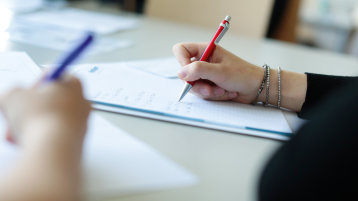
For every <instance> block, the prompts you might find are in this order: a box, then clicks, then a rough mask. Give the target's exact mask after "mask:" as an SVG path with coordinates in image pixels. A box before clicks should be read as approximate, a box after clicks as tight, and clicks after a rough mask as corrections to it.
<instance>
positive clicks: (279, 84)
mask: <svg viewBox="0 0 358 201" xmlns="http://www.w3.org/2000/svg"><path fill="white" fill-rule="evenodd" d="M277 72H278V99H277V108H278V109H281V67H278V70H277Z"/></svg>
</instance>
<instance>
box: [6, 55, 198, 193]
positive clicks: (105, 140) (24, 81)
mask: <svg viewBox="0 0 358 201" xmlns="http://www.w3.org/2000/svg"><path fill="white" fill-rule="evenodd" d="M40 74H41V71H40V70H39V68H38V67H37V66H36V65H35V64H34V62H33V61H32V60H31V59H30V58H29V57H28V56H27V55H26V54H25V53H21V52H5V53H0V80H1V82H0V84H1V85H0V94H1V93H4V92H6V91H8V90H9V89H11V88H12V87H14V86H27V87H29V86H32V84H33V83H34V82H35V81H36V80H37V79H38V77H39V75H40ZM88 125H89V128H88V132H87V135H86V139H85V144H84V155H83V174H84V177H83V178H84V182H83V183H84V188H83V195H84V197H85V198H86V200H101V199H103V198H109V197H116V196H121V195H125V194H131V193H142V192H147V191H153V190H162V189H167V188H174V187H181V186H186V185H192V184H195V183H196V182H197V178H196V176H195V175H193V174H191V173H189V172H188V171H186V170H185V169H184V168H182V167H181V166H179V165H176V164H175V163H174V162H172V161H170V160H169V159H167V158H166V157H165V156H163V155H162V154H160V153H158V152H157V151H155V150H154V149H152V148H150V147H149V146H147V145H145V144H144V143H142V142H140V141H138V140H136V139H135V138H133V137H131V136H130V135H128V134H126V133H125V132H124V131H122V130H121V129H119V128H116V127H114V126H113V125H111V124H110V123H109V122H107V121H106V120H104V119H103V118H102V117H100V116H98V115H94V114H92V115H91V118H90V120H89V123H88ZM5 130H6V123H5V121H4V119H3V117H2V115H1V114H0V181H1V176H4V175H5V174H6V173H7V172H8V171H10V170H11V167H12V166H13V165H14V163H15V162H16V160H17V159H18V158H19V157H20V155H21V149H18V148H17V147H16V146H14V145H12V144H9V143H7V142H6V141H5V140H4V134H5Z"/></svg>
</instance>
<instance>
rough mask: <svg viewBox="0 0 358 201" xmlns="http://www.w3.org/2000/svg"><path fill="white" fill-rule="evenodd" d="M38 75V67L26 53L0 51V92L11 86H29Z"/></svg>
mask: <svg viewBox="0 0 358 201" xmlns="http://www.w3.org/2000/svg"><path fill="white" fill-rule="evenodd" d="M40 76H41V70H40V68H39V67H38V66H37V65H36V64H35V63H34V62H33V61H32V59H31V58H30V57H29V56H28V55H27V54H26V53H24V52H2V53H0V94H2V93H4V92H6V91H7V90H9V89H11V88H13V87H29V86H31V85H32V84H33V83H35V81H36V80H37V79H39V77H40Z"/></svg>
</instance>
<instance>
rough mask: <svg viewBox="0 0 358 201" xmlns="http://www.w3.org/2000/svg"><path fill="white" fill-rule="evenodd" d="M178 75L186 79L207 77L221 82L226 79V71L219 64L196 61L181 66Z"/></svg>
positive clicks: (217, 82) (192, 79) (206, 78)
mask: <svg viewBox="0 0 358 201" xmlns="http://www.w3.org/2000/svg"><path fill="white" fill-rule="evenodd" d="M178 77H179V78H180V79H182V80H185V81H196V80H199V79H205V80H210V81H212V82H214V83H216V84H219V83H222V82H223V81H224V80H225V73H224V71H223V70H222V68H221V67H220V65H219V64H212V63H208V62H203V61H196V62H193V63H191V64H188V65H186V66H184V67H183V68H181V69H180V71H179V72H178Z"/></svg>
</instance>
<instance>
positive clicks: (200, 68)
mask: <svg viewBox="0 0 358 201" xmlns="http://www.w3.org/2000/svg"><path fill="white" fill-rule="evenodd" d="M206 46H207V44H204V43H180V44H176V45H175V46H174V47H173V52H174V54H175V56H176V58H177V59H178V61H179V63H180V64H181V65H182V66H183V68H182V69H181V70H180V71H179V73H178V76H179V78H180V79H182V80H185V81H196V83H195V85H194V86H193V88H192V89H191V91H192V92H193V93H195V94H196V95H198V96H200V97H202V98H204V99H209V100H233V101H236V102H240V103H252V102H253V101H255V98H256V94H257V91H258V90H259V88H260V85H261V81H262V79H263V76H264V69H263V68H261V67H258V66H255V65H253V64H250V63H248V62H246V61H244V60H242V59H241V58H239V57H237V56H235V55H233V54H232V53H230V52H228V51H226V50H225V49H223V48H222V47H220V46H217V47H216V49H215V50H214V53H213V55H212V56H211V58H210V61H208V62H203V61H198V60H199V59H200V57H201V55H202V54H203V52H204V50H205V48H206Z"/></svg>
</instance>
